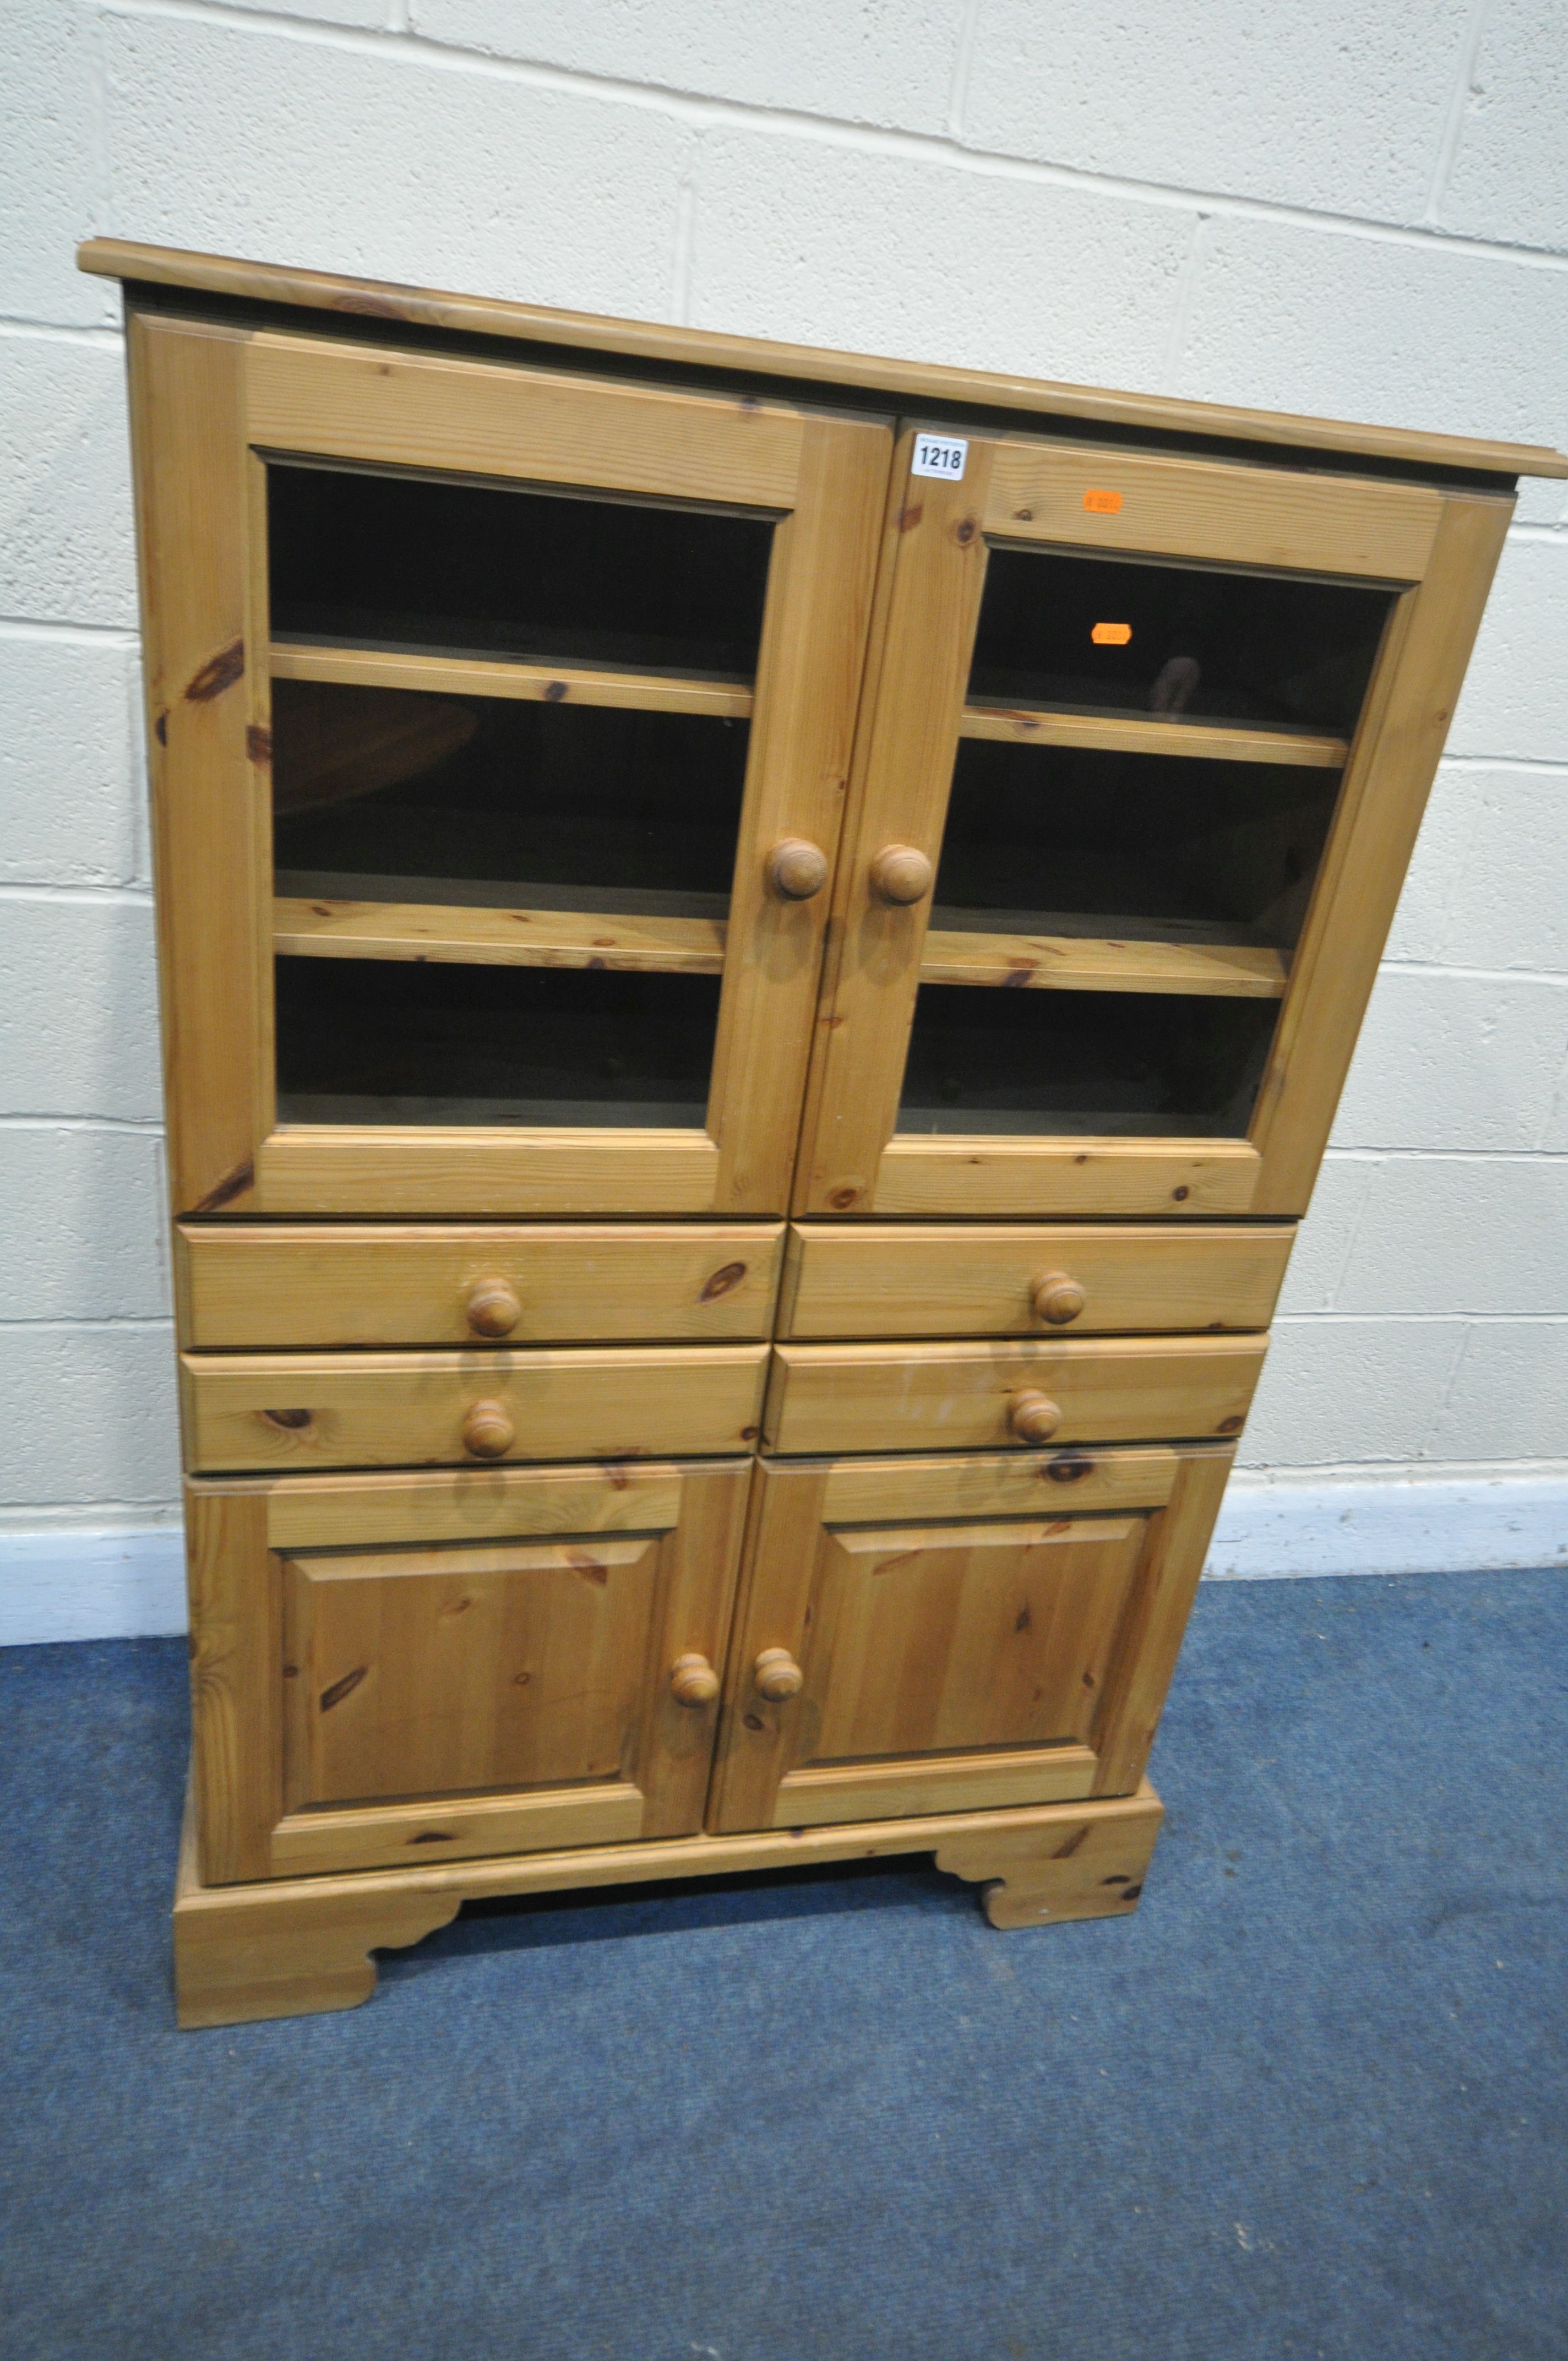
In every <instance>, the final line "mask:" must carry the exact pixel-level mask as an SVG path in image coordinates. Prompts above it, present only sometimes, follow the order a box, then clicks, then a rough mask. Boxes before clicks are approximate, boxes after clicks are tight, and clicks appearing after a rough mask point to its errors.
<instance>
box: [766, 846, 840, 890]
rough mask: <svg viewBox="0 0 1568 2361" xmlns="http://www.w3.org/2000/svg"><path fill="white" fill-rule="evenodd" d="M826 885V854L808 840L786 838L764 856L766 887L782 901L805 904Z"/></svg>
mask: <svg viewBox="0 0 1568 2361" xmlns="http://www.w3.org/2000/svg"><path fill="white" fill-rule="evenodd" d="M827 883H828V855H827V854H826V853H825V852H824V851H823V850H822V847H821V846H820V845H819V844H813V843H812V842H811V840H810V839H809V838H808V837H804V836H786V837H784V838H782V839H781V840H780V841H779V842H778V843H777V844H775V845H774V847H773V851H771V852H770V853H769V855H768V884H770V885H771V886H772V887H773V892H774V893H775V894H776V895H778V896H779V898H780V900H781V901H784V902H809V901H810V899H811V897H812V895H814V894H820V893H821V891H822V888H823V887H824V885H826V884H827Z"/></svg>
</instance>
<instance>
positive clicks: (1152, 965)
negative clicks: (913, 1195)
mask: <svg viewBox="0 0 1568 2361" xmlns="http://www.w3.org/2000/svg"><path fill="white" fill-rule="evenodd" d="M606 898H607V900H608V899H609V896H608V895H607V896H606ZM671 898H672V899H673V898H674V897H673V896H672V897H671ZM272 909H273V936H272V947H273V950H275V951H276V952H277V953H278V954H279V956H280V957H285V958H294V959H354V960H410V961H427V960H428V961H448V962H456V963H460V964H464V965H468V966H475V967H572V968H605V969H609V970H613V971H616V972H621V973H632V974H645V975H651V974H665V975H718V974H720V973H722V972H723V967H724V947H725V940H726V937H727V933H728V928H727V924H726V921H725V920H724V919H722V918H718V917H701V916H674V915H670V916H663V915H650V914H648V913H645V912H618V911H615V910H613V909H602V908H601V909H595V910H563V909H542V908H534V907H528V906H515V907H514V906H506V907H500V906H476V905H474V904H470V903H448V902H386V901H356V900H354V899H351V898H345V897H339V896H330V897H329V896H321V895H311V896H301V895H280V896H279V897H278V898H277V899H276V900H275V901H274V903H273V906H272ZM1058 923H1059V924H1060V926H1061V927H1062V928H1064V929H1066V931H1061V932H1056V931H1051V930H1047V929H1046V928H1042V929H1041V930H1039V931H1035V932H1023V931H1016V932H1009V933H1003V934H987V933H983V932H971V931H969V930H959V929H956V928H933V929H932V930H931V931H930V932H929V933H928V934H927V938H926V949H925V953H924V955H923V957H922V959H921V962H920V980H921V982H922V983H962V984H979V985H1000V986H1003V987H1007V986H1013V987H1014V988H1016V987H1018V986H1020V985H1022V986H1025V987H1027V988H1032V989H1035V990H1044V991H1058V992H1169V993H1190V994H1200V995H1203V996H1213V995H1226V996H1229V997H1233V998H1241V999H1252V1000H1271V999H1272V1000H1277V999H1278V998H1279V997H1280V995H1281V994H1282V993H1283V992H1284V990H1285V984H1286V979H1287V974H1288V968H1287V963H1286V961H1285V958H1284V956H1283V954H1282V953H1281V952H1279V951H1278V950H1275V949H1274V948H1273V947H1272V946H1270V945H1266V944H1258V943H1245V942H1237V943H1227V942H1222V941H1218V940H1213V939H1198V940H1195V939H1190V938H1188V937H1187V936H1186V935H1185V933H1184V931H1183V930H1181V929H1179V928H1175V927H1169V928H1164V929H1162V930H1159V929H1157V930H1153V931H1150V930H1146V931H1145V932H1144V933H1143V934H1140V935H1136V936H1134V935H1123V936H1115V937H1112V936H1098V935H1095V936H1091V935H1081V934H1079V933H1076V932H1074V931H1071V929H1072V928H1073V927H1074V923H1075V922H1074V920H1073V919H1072V917H1070V915H1068V914H1063V915H1062V916H1061V917H1060V919H1059V921H1058ZM1077 923H1079V924H1081V921H1079V922H1077ZM1222 931H1223V930H1222Z"/></svg>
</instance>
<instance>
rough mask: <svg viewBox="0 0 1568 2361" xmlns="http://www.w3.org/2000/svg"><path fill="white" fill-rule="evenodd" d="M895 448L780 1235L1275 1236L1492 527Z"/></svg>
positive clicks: (1334, 1070)
mask: <svg viewBox="0 0 1568 2361" xmlns="http://www.w3.org/2000/svg"><path fill="white" fill-rule="evenodd" d="M919 439H920V438H919V437H917V436H916V435H914V434H910V435H908V436H906V437H905V440H904V442H903V444H902V445H901V446H900V451H899V456H898V460H897V463H896V464H895V467H894V493H893V500H894V504H895V506H896V508H897V515H898V522H899V524H900V527H901V529H900V530H899V531H898V532H896V533H894V534H893V535H891V536H890V544H889V555H887V557H886V558H885V559H884V580H883V586H882V588H881V590H880V591H879V600H880V606H879V613H880V614H881V615H882V616H883V618H884V620H883V625H882V628H881V630H880V632H879V644H878V646H877V649H876V651H875V653H874V655H873V660H872V667H871V668H870V670H869V672H868V692H867V695H868V719H867V720H866V722H865V724H864V725H863V727H862V730H861V741H860V743H859V746H858V748H857V753H856V761H855V773H854V777H853V780H852V782H851V794H850V816H849V818H848V821H847V823H846V829H845V838H844V852H843V857H842V859H841V861H840V862H839V877H838V882H837V887H836V897H835V923H834V928H833V931H832V935H831V937H830V949H829V953H828V962H827V966H826V968H825V972H824V995H823V1002H822V1009H821V1021H820V1023H819V1027H818V1035H817V1050H816V1054H815V1059H814V1063H813V1070H812V1074H811V1079H810V1084H809V1091H808V1100H807V1114H806V1126H805V1130H804V1133H803V1146H802V1154H801V1159H800V1163H799V1166H798V1168H797V1180H796V1187H795V1204H794V1210H795V1212H797V1213H879V1214H894V1215H904V1216H908V1215H919V1214H924V1215H927V1216H947V1215H950V1214H953V1213H964V1214H988V1213H989V1214H1003V1215H1010V1216H1021V1215H1030V1214H1033V1215H1049V1214H1067V1215H1081V1214H1099V1215H1102V1216H1114V1215H1118V1214H1132V1215H1148V1214H1167V1215H1174V1216H1178V1217H1182V1218H1186V1217H1190V1216H1192V1215H1195V1214H1196V1215H1209V1216H1213V1215H1222V1214H1240V1213H1301V1212H1302V1211H1304V1209H1305V1206H1306V1202H1307V1198H1308V1195H1309V1193H1310V1187H1311V1182H1312V1179H1313V1177H1314V1175H1315V1172H1316V1170H1317V1165H1318V1161H1319V1159H1320V1157H1321V1151H1322V1148H1323V1145H1324V1142H1325V1140H1326V1137H1327V1133H1328V1126H1329V1122H1330V1120H1331V1118H1332V1112H1333V1107H1334V1104H1335V1101H1336V1099H1337V1096H1338V1093H1339V1090H1340V1086H1341V1084H1342V1082H1343V1076H1344V1071H1345V1068H1346V1066H1347V1064H1348V1061H1349V1058H1350V1053H1351V1050H1352V1049H1353V1047H1354V1040H1355V1035H1356V1030H1357V1027H1359V1024H1360V1021H1361V1016H1362V1013H1363V1011H1364V1009H1365V1003H1366V998H1367V995H1368V993H1369V991H1370V988H1371V983H1372V978H1373V975H1374V972H1375V971H1376V962H1377V958H1378V955H1379V952H1380V950H1381V947H1382V943H1383V939H1384V937H1385V934H1386V933H1387V927H1388V924H1389V921H1390V919H1391V917H1392V914H1393V908H1394V903H1395V899H1396V896H1397V895H1398V890H1399V885H1400V882H1401V880H1402V878H1403V875H1404V870H1405V864H1406V861H1407V859H1408V857H1409V850H1410V846H1411V843H1412V842H1413V840H1414V835H1415V829H1416V826H1417V824H1418V822H1419V820H1420V812H1421V807H1422V805H1423V803H1424V800H1425V796H1426V792H1427V788H1428V786H1429V785H1430V783H1431V775H1432V772H1433V769H1434V767H1435V764H1436V761H1437V757H1438V754H1439V752H1440V751H1441V748H1442V740H1443V736H1444V732H1445V731H1446V729H1447V726H1448V719H1449V716H1450V715H1451V713H1452V711H1453V702H1454V698H1455V697H1456V695H1457V692H1458V688H1459V684H1460V681H1461V679H1462V678H1463V675H1464V665H1465V662H1466V659H1467V657H1468V654H1469V650H1470V643H1471V641H1472V639H1473V637H1474V634H1475V626H1476V624H1477V622H1478V620H1479V618H1480V613H1481V608H1482V604H1483V602H1484V600H1485V598H1486V588H1487V584H1488V582H1489V580H1490V577H1491V573H1492V568H1493V566H1494V564H1495V562H1496V558H1497V552H1498V550H1499V548H1500V546H1501V541H1502V535H1503V533H1504V530H1505V528H1506V526H1507V523H1508V514H1509V511H1510V503H1509V502H1508V500H1502V499H1497V498H1496V497H1486V496H1479V495H1472V494H1468V493H1466V494H1457V493H1456V494H1449V493H1440V492H1438V491H1437V490H1434V489H1428V488H1425V487H1422V486H1420V485H1413V484H1406V483H1390V482H1387V481H1381V480H1378V481H1374V480H1371V479H1365V480H1361V479H1352V478H1334V477H1331V476H1325V475H1318V476H1306V475H1296V474H1292V473H1290V472H1289V471H1288V470H1287V469H1285V468H1282V467H1269V466H1262V465H1243V464H1239V463H1235V462H1224V463H1221V462H1218V461H1214V460H1209V459H1179V458H1171V457H1163V456H1161V457H1157V456H1150V455H1146V454H1138V453H1132V452H1126V451H1113V450H1098V449H1094V448H1091V447H1089V446H1086V445H1082V444H1070V445H1069V444H1053V443H1050V442H1048V441H1046V440H1044V439H1036V438H1033V437H1025V436H1003V437H1000V438H989V437H982V436H978V435H971V436H969V437H967V438H962V443H963V450H964V459H965V464H964V471H963V474H962V476H961V478H959V479H954V478H951V477H950V476H948V477H945V478H943V477H927V476H923V475H918V474H916V473H913V472H912V471H911V470H912V461H913V458H914V455H915V451H916V445H917V443H918V441H919Z"/></svg>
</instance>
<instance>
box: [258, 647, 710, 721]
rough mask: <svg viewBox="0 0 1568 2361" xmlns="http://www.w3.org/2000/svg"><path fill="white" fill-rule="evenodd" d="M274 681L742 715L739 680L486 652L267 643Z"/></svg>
mask: <svg viewBox="0 0 1568 2361" xmlns="http://www.w3.org/2000/svg"><path fill="white" fill-rule="evenodd" d="M272 677H273V679H274V680H309V681H336V682H341V683H343V684H345V686H352V687H355V688H415V689H423V690H424V691H425V692H426V694H427V695H428V694H431V693H433V694H435V695H438V696H447V697H515V698H520V699H521V700H522V701H523V702H524V703H526V704H533V705H564V704H565V703H566V702H567V701H568V700H569V701H570V702H571V703H572V704H574V705H615V706H631V707H634V708H637V709H639V710H641V711H644V712H651V713H707V714H717V715H718V716H719V717H720V718H721V719H725V720H731V721H737V720H740V721H743V720H745V719H747V718H748V716H749V715H750V713H751V704H752V697H751V689H750V687H749V686H747V685H746V683H745V682H744V681H732V680H705V679H700V678H698V677H696V675H685V674H680V673H653V672H646V673H644V672H612V671H609V670H600V669H599V668H598V666H596V665H593V664H534V663H528V662H524V661H522V660H521V659H518V660H516V661H512V660H510V659H503V658H499V657H498V658H494V659H492V658H490V657H486V656H438V655H422V654H421V653H419V651H418V650H417V649H412V648H409V649H402V648H349V647H325V646H321V647H318V646H316V645H315V644H314V643H313V642H305V641H302V640H275V641H274V642H273V643H272Z"/></svg>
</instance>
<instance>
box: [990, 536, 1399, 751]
mask: <svg viewBox="0 0 1568 2361" xmlns="http://www.w3.org/2000/svg"><path fill="white" fill-rule="evenodd" d="M1391 597H1392V594H1391V593H1390V592H1388V591H1386V590H1369V589H1362V588H1351V587H1348V586H1346V585H1343V584H1341V583H1337V582H1314V581H1309V580H1307V579H1305V578H1303V577H1290V576H1285V575H1266V574H1235V573H1223V572H1221V571H1220V570H1219V569H1218V568H1215V567H1210V566H1172V565H1151V564H1148V563H1146V562H1145V561H1141V560H1140V561H1136V562H1135V561H1131V560H1126V559H1121V558H1102V557H1091V556H1082V555H1073V556H1069V555H1064V554H1062V553H1061V552H1058V551H1052V552H1048V553H1047V552H1045V551H1040V550H1020V549H993V550H992V552H991V555H990V558H989V560H988V563H987V567H986V577H985V593H984V598H983V600H982V602H981V614H980V631H979V636H978V639H977V641H976V643H975V653H974V665H973V670H972V672H971V674H970V698H971V699H972V700H973V701H975V702H977V703H978V702H985V701H987V700H989V701H991V702H993V703H997V702H1000V703H1018V704H1028V705H1047V706H1051V707H1054V708H1057V709H1058V710H1060V709H1062V708H1068V709H1069V710H1076V711H1080V712H1103V713H1144V714H1150V713H1152V714H1163V715H1166V716H1168V717H1174V716H1177V715H1184V716H1185V717H1186V718H1187V719H1189V720H1192V721H1199V720H1210V721H1251V722H1260V721H1261V722H1265V723H1268V724H1271V725H1273V726H1275V727H1277V728H1281V729H1288V728H1292V727H1294V728H1299V729H1310V730H1321V731H1330V732H1332V733H1333V734H1334V735H1336V736H1343V735H1345V734H1346V733H1348V731H1349V730H1350V729H1351V728H1352V726H1353V725H1354V720H1355V717H1356V715H1357V713H1358V712H1359V711H1360V709H1361V700H1362V697H1364V696H1365V691H1366V683H1367V679H1368V677H1369V675H1370V674H1371V670H1372V662H1373V658H1374V657H1375V655H1376V653H1377V645H1378V641H1379V639H1380V637H1381V635H1382V631H1383V624H1384V620H1385V618H1386V617H1387V611H1388V607H1389V603H1390V599H1391Z"/></svg>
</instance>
